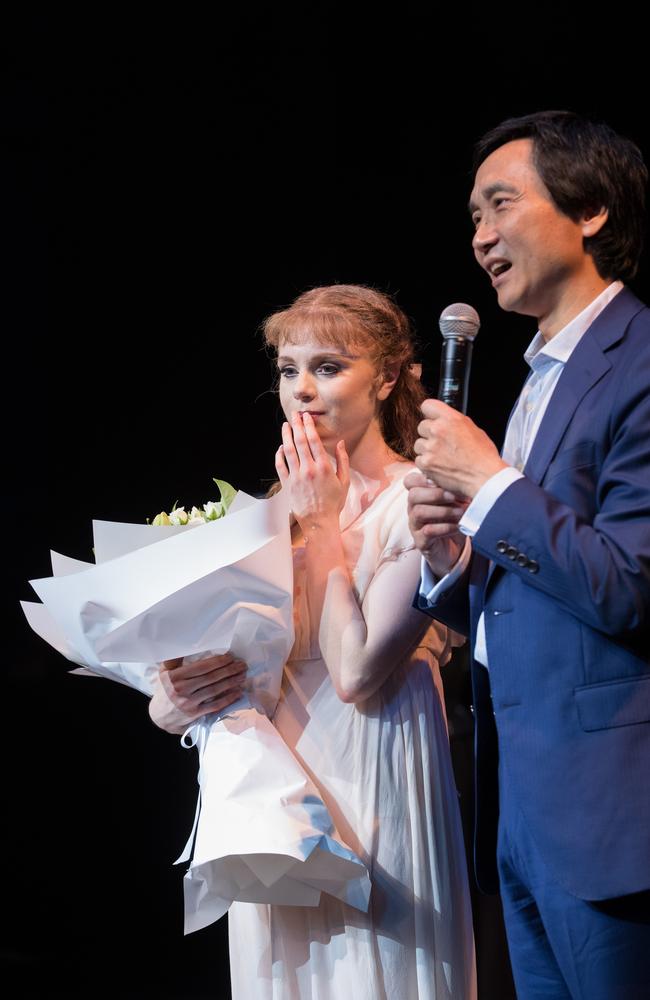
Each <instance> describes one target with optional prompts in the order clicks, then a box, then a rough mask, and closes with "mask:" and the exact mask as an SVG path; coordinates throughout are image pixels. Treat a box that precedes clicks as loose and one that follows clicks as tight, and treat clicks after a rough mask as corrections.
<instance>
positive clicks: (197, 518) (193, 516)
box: [187, 507, 206, 524]
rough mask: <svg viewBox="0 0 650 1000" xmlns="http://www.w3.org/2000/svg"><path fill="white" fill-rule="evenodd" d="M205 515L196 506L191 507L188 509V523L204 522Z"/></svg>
mask: <svg viewBox="0 0 650 1000" xmlns="http://www.w3.org/2000/svg"><path fill="white" fill-rule="evenodd" d="M205 521H206V517H205V514H204V513H203V511H202V510H199V508H198V507H192V509H191V511H190V519H189V521H188V522H187V523H188V524H205Z"/></svg>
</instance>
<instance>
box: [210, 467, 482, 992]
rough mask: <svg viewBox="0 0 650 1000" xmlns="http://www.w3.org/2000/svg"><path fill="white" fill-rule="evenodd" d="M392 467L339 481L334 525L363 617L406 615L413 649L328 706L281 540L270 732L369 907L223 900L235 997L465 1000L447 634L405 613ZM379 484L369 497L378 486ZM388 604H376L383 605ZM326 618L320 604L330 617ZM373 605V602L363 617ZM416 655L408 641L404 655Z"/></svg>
mask: <svg viewBox="0 0 650 1000" xmlns="http://www.w3.org/2000/svg"><path fill="white" fill-rule="evenodd" d="M411 469H412V465H410V464H409V463H401V462H400V463H396V464H395V465H394V466H391V468H390V470H389V473H390V475H391V477H392V481H390V482H389V484H388V485H387V486H385V487H384V488H383V489H380V488H379V484H378V483H377V482H374V481H370V480H367V479H364V478H363V477H362V476H360V475H359V474H358V473H355V472H352V473H351V483H350V490H349V493H348V497H347V500H346V504H345V507H344V509H343V511H342V512H341V519H340V524H341V531H342V539H343V545H344V550H345V555H346V561H347V564H348V568H349V571H350V574H351V577H352V580H353V586H354V590H355V595H356V596H357V599H358V601H359V605H360V607H361V609H362V611H363V614H364V617H365V618H366V621H368V620H369V618H368V616H369V614H370V613H371V602H372V601H373V600H375V601H376V600H377V599H378V597H379V598H380V599H381V601H382V603H383V608H384V609H385V615H386V616H388V617H389V618H390V617H391V616H395V615H400V616H402V617H403V616H404V615H411V616H413V633H412V644H411V651H410V652H409V653H408V654H407V655H406V656H405V657H403V658H402V659H401V661H400V662H397V663H396V665H395V669H394V670H393V671H392V673H391V674H390V675H389V677H388V679H387V680H386V681H385V682H384V684H383V685H382V687H381V688H380V689H379V691H378V692H377V693H376V694H374V695H373V696H372V697H371V698H369V699H368V700H367V701H365V702H363V703H360V704H345V703H344V702H342V701H340V700H339V698H338V697H337V695H336V693H335V691H334V687H333V685H332V682H331V680H330V677H329V674H328V671H327V667H326V665H325V662H324V661H323V659H322V658H321V653H320V649H319V646H318V622H311V621H310V615H309V605H308V601H307V594H306V592H305V586H304V573H305V570H304V548H303V546H302V541H298V542H297V543H296V544H295V546H294V571H295V580H294V614H295V623H296V641H295V645H294V647H293V650H292V653H291V657H290V659H289V661H288V663H287V665H286V667H285V671H284V677H283V685H282V696H281V699H280V702H279V705H278V708H277V711H276V713H275V716H274V719H273V721H274V724H275V726H276V728H277V729H278V730H279V732H280V733H281V735H282V737H283V738H284V740H285V742H286V743H287V744H288V745H289V746H290V747H291V749H292V750H293V752H294V753H295V755H296V757H297V758H298V759H299V761H300V762H301V764H302V765H303V767H304V768H305V769H306V770H307V772H308V773H309V774H310V776H311V777H312V778H313V781H314V783H315V785H316V786H317V788H318V789H319V791H320V793H321V795H322V798H323V800H324V801H325V803H326V805H327V806H328V808H329V811H330V815H331V816H332V818H333V820H334V823H335V825H336V832H337V833H338V835H339V837H340V838H341V839H342V840H343V841H344V843H346V844H347V845H348V846H349V847H350V848H352V850H354V851H355V852H356V853H357V854H358V855H359V857H360V858H361V859H362V860H363V861H364V862H365V864H366V865H367V867H368V870H369V872H370V879H371V883H372V890H371V895H370V906H369V909H368V912H367V913H362V912H360V911H359V910H356V909H353V908H352V907H350V906H348V905H346V904H344V903H342V902H340V901H339V900H338V899H334V898H333V897H331V896H328V895H325V894H323V895H322V896H321V902H320V904H319V905H318V906H316V907H295V906H274V905H273V906H269V905H261V904H255V903H234V904H233V905H232V907H231V909H230V912H229V936H230V961H231V977H232V995H233V1000H348V998H353V1000H473V998H475V996H476V986H475V969H474V946H473V935H472V919H471V909H470V900H469V889H468V883H467V871H466V864H465V853H464V848H463V836H462V830H461V823H460V815H459V810H458V797H457V792H456V787H455V784H454V779H453V774H452V769H451V759H450V754H449V745H448V738H447V728H446V721H445V715H444V707H443V700H442V685H441V681H440V673H439V668H438V663H439V662H442V663H444V662H445V661H446V660H447V659H448V658H449V656H450V653H451V639H452V636H451V635H450V633H449V632H448V630H447V629H445V628H444V626H442V625H440V624H438V623H435V622H433V621H430V623H429V622H428V621H427V619H426V618H424V616H423V615H421V614H420V613H419V612H416V611H414V610H413V609H412V608H411V602H412V599H413V595H414V593H415V590H416V587H417V583H418V580H419V567H420V559H419V554H418V553H417V552H416V551H415V550H414V548H413V541H412V538H411V535H410V532H409V529H408V522H407V514H406V493H405V490H404V486H403V483H402V480H403V478H404V476H405V475H406V473H407V472H409V471H410V470H411ZM378 490H379V492H378ZM387 595H388V599H387ZM330 610H331V609H330ZM375 611H376V608H375ZM413 647H415V648H413Z"/></svg>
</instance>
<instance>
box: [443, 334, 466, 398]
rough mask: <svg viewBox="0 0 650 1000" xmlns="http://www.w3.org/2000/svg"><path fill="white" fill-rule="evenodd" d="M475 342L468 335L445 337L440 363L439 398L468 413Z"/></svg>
mask: <svg viewBox="0 0 650 1000" xmlns="http://www.w3.org/2000/svg"><path fill="white" fill-rule="evenodd" d="M473 347H474V344H473V342H472V341H471V340H469V339H468V338H467V337H445V344H444V347H443V351H442V360H441V363H440V382H439V384H438V399H440V400H442V402H443V403H446V404H447V405H448V406H451V407H453V408H454V410H460V412H461V413H467V389H468V386H469V371H470V367H471V363H472V348H473Z"/></svg>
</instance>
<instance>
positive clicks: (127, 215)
mask: <svg viewBox="0 0 650 1000" xmlns="http://www.w3.org/2000/svg"><path fill="white" fill-rule="evenodd" d="M161 9H162V8H154V7H153V6H152V7H151V8H149V9H148V10H141V11H139V12H138V13H134V10H132V9H127V8H124V9H122V10H119V9H118V8H116V7H114V6H108V5H107V6H105V7H104V8H103V10H100V9H97V8H96V7H95V6H93V10H92V13H91V12H89V11H88V10H87V11H85V12H83V13H77V12H75V15H74V17H73V16H72V15H70V14H67V15H66V14H63V15H58V16H57V17H54V16H50V17H49V18H48V17H45V16H44V15H38V14H36V13H33V14H32V15H30V16H27V17H25V18H23V19H22V20H21V21H20V22H18V21H17V20H15V19H14V20H13V21H10V20H8V19H7V17H6V15H3V22H2V25H1V27H2V31H1V32H0V46H1V49H2V51H1V52H0V57H1V62H0V66H1V70H0V72H1V74H2V92H1V94H0V102H1V103H0V113H1V123H0V124H1V128H2V137H1V141H2V153H3V156H2V182H3V183H2V234H3V240H2V242H3V250H2V253H3V257H2V276H3V281H2V286H3V292H2V300H3V307H2V312H3V317H4V323H3V326H4V337H3V346H4V355H5V357H4V361H5V365H4V371H5V378H4V384H5V392H4V394H3V395H4V399H5V402H6V403H7V404H8V405H7V409H6V415H5V419H4V435H3V437H4V443H5V455H6V458H5V464H6V465H8V466H9V473H8V476H7V482H8V493H9V497H10V503H9V507H8V509H7V508H6V507H5V510H7V515H6V517H5V521H4V532H3V537H4V540H5V542H6V545H7V549H8V551H7V555H6V556H5V558H4V559H3V563H4V566H5V567H8V577H9V581H10V585H9V587H8V594H7V598H8V600H7V608H8V620H9V635H10V643H9V649H8V651H7V653H6V657H5V658H4V664H3V674H2V676H3V688H4V694H5V698H4V699H3V703H4V709H3V722H4V726H3V730H4V738H5V742H4V748H3V752H2V760H3V764H4V776H3V799H4V803H5V809H4V820H3V827H4V830H3V834H4V836H3V840H4V844H3V854H2V858H3V860H2V864H3V896H4V898H5V900H6V901H7V903H6V917H7V920H6V925H7V926H6V929H5V933H4V935H3V938H2V972H1V976H2V981H3V982H5V983H10V982H11V984H12V989H13V994H12V995H14V996H42V997H47V996H51V995H58V994H59V993H62V994H67V995H70V994H79V995H85V996H99V995H104V993H106V994H107V995H111V996H114V997H141V996H147V995H149V993H151V994H152V995H157V996H169V997H179V998H180V997H188V998H199V997H219V998H220V997H228V996H229V990H228V972H227V960H226V958H225V951H224V949H225V939H226V938H225V933H226V932H225V927H224V923H225V922H224V921H222V922H221V923H220V924H218V925H216V926H213V927H211V928H208V929H206V930H204V931H201V932H199V933H198V934H195V935H191V936H190V937H188V938H183V936H182V890H181V881H182V870H180V869H178V868H176V869H175V868H173V867H172V865H171V862H172V861H173V859H174V858H175V857H176V856H177V854H178V853H179V852H180V850H181V848H182V846H183V844H184V840H185V837H186V835H187V832H188V830H189V826H190V824H191V819H192V816H193V810H194V802H195V798H194V797H195V788H196V786H195V759H194V757H193V754H192V753H189V752H186V751H182V750H181V749H180V747H179V746H178V743H177V741H176V740H175V739H174V738H172V737H169V736H167V735H166V734H164V733H161V732H159V731H157V730H156V729H155V728H154V727H153V725H152V724H151V723H150V722H149V719H148V716H147V711H146V704H145V701H144V699H143V698H142V696H140V695H138V694H137V693H136V692H133V691H130V690H128V689H126V688H122V687H120V686H118V685H114V684H109V683H107V682H104V681H95V680H91V679H83V678H76V677H71V676H67V675H66V672H65V671H66V669H67V665H66V663H65V662H64V661H63V660H62V659H61V658H60V657H59V656H58V655H57V654H55V653H54V652H53V651H52V650H50V649H49V648H48V647H47V646H45V644H44V643H42V642H41V641H40V640H39V639H38V638H37V637H36V636H35V635H33V634H32V633H31V632H30V630H29V628H28V627H27V626H26V624H25V622H24V620H23V618H22V613H21V611H20V609H19V607H18V604H17V601H18V600H19V599H27V600H30V599H33V598H34V595H33V593H32V591H31V588H30V587H29V585H28V583H27V580H28V579H30V578H37V577H40V576H46V575H49V572H50V568H49V561H48V550H49V549H50V548H52V549H55V550H58V551H61V552H64V553H66V554H68V555H71V556H75V557H77V558H81V559H88V558H89V552H90V548H91V545H92V536H91V526H90V521H91V519H92V518H93V517H96V518H106V519H115V520H125V521H128V520H132V521H139V520H143V519H144V518H145V517H146V516H151V515H153V514H155V513H156V512H157V511H158V510H160V509H161V508H166V509H169V507H170V506H171V504H172V503H173V502H174V501H175V500H177V499H178V500H180V501H181V502H184V503H186V504H190V505H191V504H192V503H203V502H204V501H205V500H207V499H208V498H209V497H213V496H214V490H213V488H212V483H211V480H212V476H215V475H216V476H219V477H220V478H224V479H227V480H229V481H230V482H232V483H233V484H235V485H236V486H239V487H241V488H244V489H246V490H248V491H250V492H256V491H258V490H260V488H262V483H263V480H264V479H268V478H270V477H272V476H273V460H272V456H273V452H274V450H275V447H276V446H277V441H278V429H279V425H280V420H279V416H278V408H277V404H276V400H275V396H274V394H273V392H272V391H270V386H271V385H272V381H273V374H272V365H271V362H270V360H269V358H268V357H267V356H266V354H265V352H264V350H263V348H262V343H261V339H260V336H259V334H258V332H257V330H258V327H259V324H260V322H261V320H262V319H263V317H264V316H265V315H267V314H268V313H269V312H271V311H273V310H275V309H277V308H279V307H281V306H283V305H285V304H287V303H288V302H290V301H291V300H292V299H293V298H294V297H295V296H296V295H297V294H298V293H299V292H301V291H302V290H304V289H305V288H307V287H309V286H312V285H316V284H328V283H331V282H335V281H344V282H357V283H365V284H371V285H374V286H376V287H379V288H381V289H383V290H386V291H389V292H391V293H393V294H395V296H396V298H397V300H398V302H399V304H400V305H401V306H402V307H403V308H404V309H405V310H406V312H407V313H408V314H409V315H410V316H411V317H412V319H413V321H414V324H415V327H416V330H417V332H418V335H419V338H420V342H421V345H422V360H423V362H424V366H425V370H424V378H425V381H426V382H427V384H428V385H430V386H435V385H436V384H437V364H438V356H439V335H438V334H437V323H436V317H437V316H438V315H439V313H440V311H441V310H442V308H443V307H444V306H445V305H447V304H448V303H450V302H455V301H458V300H460V301H468V302H471V303H473V304H474V305H475V307H476V308H477V310H478V311H479V314H480V315H481V318H482V331H481V333H480V335H479V338H478V341H477V344H476V348H475V353H474V367H473V375H472V386H471V402H470V414H471V415H472V416H473V417H474V419H475V420H477V422H479V423H480V424H481V425H482V426H484V427H485V429H486V430H487V431H488V432H489V433H490V434H491V435H492V436H493V437H494V438H495V440H497V441H499V442H500V440H501V435H502V432H503V427H504V423H505V420H506V417H507V413H508V412H509V409H510V406H511V404H512V402H513V400H514V398H515V396H516V392H517V389H518V386H519V384H520V382H521V379H522V377H523V375H524V363H523V361H522V360H521V355H522V352H523V350H524V348H525V346H526V345H527V343H528V341H529V339H530V337H531V336H532V334H533V333H534V324H533V323H532V321H530V320H527V319H522V318H520V317H516V316H511V315H506V314H503V313H500V312H499V310H498V308H497V305H496V302H495V300H494V297H493V293H492V291H491V289H490V287H489V283H488V281H487V280H486V279H485V276H484V275H483V274H482V273H481V272H480V271H479V269H478V268H477V266H476V265H475V263H474V261H473V257H472V253H471V249H470V239H471V229H470V224H469V220H468V217H467V212H466V209H465V205H466V202H467V197H468V194H469V187H470V183H469V165H470V158H471V148H472V144H473V142H474V140H475V139H476V138H477V137H478V136H479V135H480V134H481V132H482V131H484V130H485V129H486V128H488V127H490V126H491V125H494V124H496V123H497V122H498V121H500V120H501V119H503V118H505V117H507V116H510V115H515V114H523V113H527V112H529V111H532V110H538V109H542V108H545V107H566V108H571V109H573V110H577V111H580V112H583V113H588V114H595V115H597V116H599V117H603V118H604V119H606V120H607V121H609V123H610V124H611V125H613V126H614V127H615V128H617V129H618V130H619V131H621V132H623V133H624V134H627V135H629V136H630V137H631V138H633V139H635V140H636V141H637V142H638V143H639V145H640V146H641V148H642V149H643V151H644V154H645V156H646V159H648V158H649V157H650V126H649V124H648V116H647V110H646V108H647V100H646V95H647V85H646V68H647V54H646V48H647V42H646V39H645V37H644V36H643V33H642V31H641V29H640V26H639V25H638V24H635V22H634V15H633V14H632V12H631V9H625V8H623V9H620V10H619V9H617V10H616V11H614V12H612V16H611V17H610V18H609V19H607V20H597V19H596V18H595V16H594V13H593V7H592V6H591V5H587V4H584V5H583V4H567V3H563V4H546V5H544V6H543V8H539V9H536V8H532V9H531V8H529V7H524V6H523V5H519V6H517V5H513V4H500V5H498V6H494V5H486V4H483V5H478V4H477V5H468V4H465V5H457V8H456V9H454V10H452V11H449V10H447V11H445V12H444V13H442V12H438V11H435V10H432V9H431V8H430V7H429V6H428V5H427V9H426V13H425V12H423V10H420V9H419V8H417V7H415V5H413V6H411V5H409V4H401V5H398V10H393V11H391V12H390V13H389V14H380V13H378V11H377V10H375V11H373V12H372V14H368V15H367V16H366V17H365V18H364V16H363V15H361V13H359V12H357V16H356V19H355V20H354V23H353V20H352V18H351V14H350V10H349V9H347V10H346V9H336V8H332V7H329V8H325V7H323V8H320V9H319V8H318V7H309V8H308V9H303V10H302V11H299V12H294V11H290V9H289V8H288V7H286V6H284V7H282V8H281V9H280V8H279V6H278V5H272V4H270V3H269V4H258V5H256V6H255V7H254V8H253V7H250V6H248V7H246V8H245V10H243V11H242V12H241V13H239V14H235V13H229V14H226V13H223V12H218V13H217V12H216V11H212V12H211V13H208V12H207V11H208V7H207V5H206V7H205V8H202V7H200V6H199V5H196V6H195V7H193V8H191V9H185V8H183V7H180V8H177V10H176V12H175V13H172V14H167V15H162V14H161V13H160V10H161ZM610 21H611V22H612V23H610ZM648 274H649V272H648V262H647V255H646V257H645V258H644V262H643V266H642V269H641V272H640V274H639V277H638V278H637V280H636V281H635V283H634V285H633V287H634V289H635V290H636V291H637V292H638V293H639V294H640V295H641V296H642V297H643V298H645V299H646V300H647V299H648V298H649V297H650V296H649V294H648V293H649V291H650V289H649V288H648V285H649V280H648Z"/></svg>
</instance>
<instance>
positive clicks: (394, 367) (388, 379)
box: [377, 363, 401, 401]
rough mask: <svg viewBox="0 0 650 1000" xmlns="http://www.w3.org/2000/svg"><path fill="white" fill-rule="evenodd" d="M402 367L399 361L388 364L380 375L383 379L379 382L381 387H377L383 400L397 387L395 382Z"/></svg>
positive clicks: (378, 395) (378, 393)
mask: <svg viewBox="0 0 650 1000" xmlns="http://www.w3.org/2000/svg"><path fill="white" fill-rule="evenodd" d="M400 369H401V366H400V365H399V364H397V363H395V364H388V365H386V367H385V368H384V370H383V372H382V374H381V375H380V379H381V381H380V382H379V388H378V389H377V399H378V400H380V401H383V400H384V399H388V397H389V396H390V394H391V392H392V391H393V389H394V388H395V383H396V382H397V380H398V378H399V373H400Z"/></svg>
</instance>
